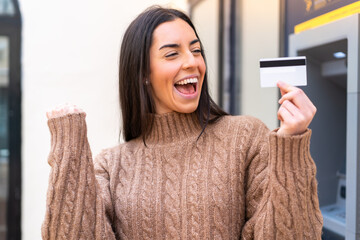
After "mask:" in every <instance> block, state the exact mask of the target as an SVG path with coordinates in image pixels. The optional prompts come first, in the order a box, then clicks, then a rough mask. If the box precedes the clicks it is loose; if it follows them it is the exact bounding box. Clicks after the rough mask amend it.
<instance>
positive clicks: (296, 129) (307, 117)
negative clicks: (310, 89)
mask: <svg viewBox="0 0 360 240" xmlns="http://www.w3.org/2000/svg"><path fill="white" fill-rule="evenodd" d="M277 86H278V87H279V88H280V91H281V96H282V97H281V99H280V100H279V104H280V105H281V106H280V108H279V111H278V114H277V115H278V119H279V120H280V121H281V123H280V129H279V130H278V131H277V133H278V134H281V135H297V134H302V133H304V132H305V131H306V129H307V128H308V126H309V124H310V123H311V121H312V119H313V117H314V115H315V113H316V107H315V106H314V104H313V103H312V102H311V101H310V99H309V98H308V96H306V94H305V93H304V92H303V90H301V89H300V88H297V87H293V86H291V85H289V84H287V83H284V82H281V81H279V82H278V83H277Z"/></svg>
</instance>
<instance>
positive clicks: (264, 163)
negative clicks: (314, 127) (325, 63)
mask: <svg viewBox="0 0 360 240" xmlns="http://www.w3.org/2000/svg"><path fill="white" fill-rule="evenodd" d="M278 87H279V88H280V91H281V94H282V98H281V99H280V100H279V103H280V104H281V106H280V108H279V111H278V118H279V120H280V121H281V125H280V128H279V129H278V130H275V131H273V132H271V133H269V131H268V130H267V128H266V127H265V126H264V124H263V123H260V122H259V123H258V131H257V136H256V137H255V139H262V140H260V141H259V142H257V143H255V144H254V145H253V148H255V150H254V149H253V150H251V151H250V152H252V153H254V154H253V156H251V157H250V158H249V161H248V163H247V164H248V167H247V169H248V173H247V176H248V178H247V187H246V200H247V201H246V204H247V206H246V209H247V212H246V214H247V223H246V225H245V227H244V229H243V232H242V239H321V231H322V225H323V219H322V216H321V212H320V209H319V201H318V195H317V181H316V166H315V163H314V161H313V159H312V158H311V156H310V151H309V148H310V137H311V131H310V130H309V129H307V127H308V126H309V124H310V122H311V121H312V119H313V117H314V115H315V112H316V108H315V106H314V105H313V104H312V102H311V101H310V99H309V98H308V97H307V96H306V94H305V93H304V92H303V91H302V90H301V89H299V88H296V87H293V86H290V85H288V84H285V83H282V82H279V83H278Z"/></svg>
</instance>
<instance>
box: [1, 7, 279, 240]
mask: <svg viewBox="0 0 360 240" xmlns="http://www.w3.org/2000/svg"><path fill="white" fill-rule="evenodd" d="M153 4H159V5H164V6H172V7H176V8H180V9H182V10H183V11H185V12H187V13H188V14H189V15H190V16H191V18H192V19H193V21H194V24H195V26H196V28H197V30H198V32H199V35H200V38H201V40H202V42H203V45H204V48H205V52H206V56H207V62H208V71H209V81H210V92H211V93H212V96H213V97H214V99H215V100H216V101H217V102H218V103H219V104H220V105H221V106H223V107H224V108H225V110H227V111H229V112H231V113H233V114H247V115H253V116H256V117H258V118H260V119H261V120H263V121H264V122H265V123H266V124H267V125H268V127H269V128H275V127H277V125H278V122H277V116H276V112H277V107H278V106H277V99H278V92H277V90H276V89H261V88H260V84H259V67H258V66H259V63H258V61H259V59H260V58H265V57H278V56H279V51H280V49H279V42H280V39H279V38H280V30H279V29H280V0H257V1H235V0H189V1H186V0H182V1H181V0H172V1H170V0H156V1H155V0H154V1H148V0H133V1H126V3H125V2H124V1H115V0H109V1H105V2H99V1H94V0H86V1H85V0H79V1H69V0H67V1H66V0H65V1H45V0H32V1H28V0H20V1H17V0H0V240H5V239H26V240H33V239H41V231H40V230H41V229H40V228H41V223H42V221H43V218H44V216H45V202H46V191H47V187H48V176H49V172H50V167H49V165H48V164H47V155H48V152H49V149H50V134H49V131H48V127H47V120H46V116H45V113H46V111H47V110H48V109H50V108H51V107H53V106H56V105H58V104H61V103H64V102H70V103H74V104H77V105H79V106H81V107H82V108H83V109H84V110H85V111H86V112H87V126H88V138H89V142H90V145H91V147H92V152H93V156H95V155H96V154H97V153H98V152H99V151H100V150H101V149H103V148H106V147H110V146H113V145H115V144H118V142H119V129H120V112H119V103H118V91H117V71H118V59H119V49H120V44H121V38H122V35H123V33H124V31H125V29H126V27H127V26H128V24H129V23H130V22H131V21H132V20H133V19H134V18H135V17H136V16H137V15H138V14H139V13H140V12H141V11H143V10H144V9H146V8H147V7H149V6H150V5H153Z"/></svg>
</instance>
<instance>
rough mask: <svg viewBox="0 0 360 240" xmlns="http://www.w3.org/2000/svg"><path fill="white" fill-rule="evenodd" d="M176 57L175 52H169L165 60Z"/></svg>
mask: <svg viewBox="0 0 360 240" xmlns="http://www.w3.org/2000/svg"><path fill="white" fill-rule="evenodd" d="M176 55H177V52H171V53H168V54H166V55H165V57H166V58H171V57H175V56H176Z"/></svg>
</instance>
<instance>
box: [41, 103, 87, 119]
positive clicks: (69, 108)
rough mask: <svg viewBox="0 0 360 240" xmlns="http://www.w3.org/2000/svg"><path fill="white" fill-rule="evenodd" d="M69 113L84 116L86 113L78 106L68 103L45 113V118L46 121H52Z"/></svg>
mask: <svg viewBox="0 0 360 240" xmlns="http://www.w3.org/2000/svg"><path fill="white" fill-rule="evenodd" d="M71 113H84V114H85V116H86V113H85V112H84V111H83V110H82V109H81V108H79V107H78V106H76V105H73V104H69V103H65V104H61V105H59V106H57V107H55V108H53V109H51V110H49V111H48V112H46V117H47V118H48V119H52V118H58V117H62V116H65V115H67V114H71Z"/></svg>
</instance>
